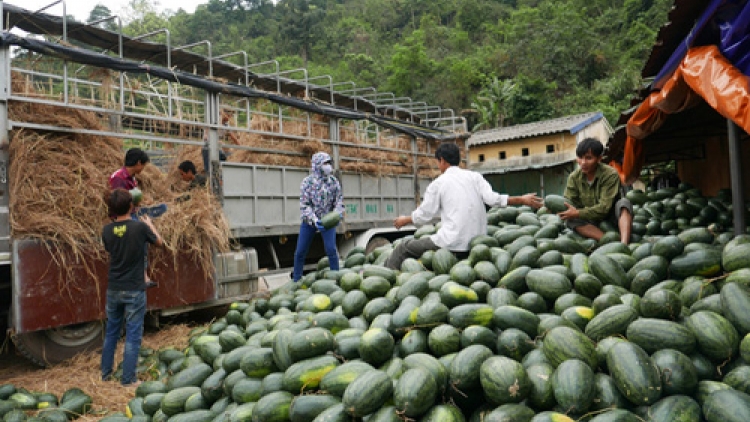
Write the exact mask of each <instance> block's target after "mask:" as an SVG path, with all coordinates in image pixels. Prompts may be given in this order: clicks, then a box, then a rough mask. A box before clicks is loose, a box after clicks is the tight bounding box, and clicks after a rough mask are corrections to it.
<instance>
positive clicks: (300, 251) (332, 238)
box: [292, 223, 339, 281]
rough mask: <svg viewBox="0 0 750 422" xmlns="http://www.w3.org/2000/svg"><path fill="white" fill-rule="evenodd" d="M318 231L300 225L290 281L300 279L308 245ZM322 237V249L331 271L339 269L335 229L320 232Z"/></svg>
mask: <svg viewBox="0 0 750 422" xmlns="http://www.w3.org/2000/svg"><path fill="white" fill-rule="evenodd" d="M317 231H318V229H316V228H315V226H311V225H309V224H307V223H302V224H301V225H300V227H299V237H298V238H297V250H295V251H294V273H292V280H293V281H299V279H300V278H302V269H303V268H304V266H305V258H307V253H308V252H309V251H310V244H311V243H312V241H313V237H315V233H316V232H317ZM320 234H321V236H323V247H324V248H325V251H326V255H328V262H329V264H328V265H330V267H331V269H332V270H338V269H339V251H338V249H336V227H331V228H330V229H327V230H323V231H322V232H320Z"/></svg>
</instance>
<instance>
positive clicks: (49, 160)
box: [9, 75, 230, 280]
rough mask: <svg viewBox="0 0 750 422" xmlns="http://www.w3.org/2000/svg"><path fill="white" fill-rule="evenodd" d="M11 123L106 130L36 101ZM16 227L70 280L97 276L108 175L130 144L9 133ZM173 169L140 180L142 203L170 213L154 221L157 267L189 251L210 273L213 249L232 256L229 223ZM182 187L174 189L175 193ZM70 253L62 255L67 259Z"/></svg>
mask: <svg viewBox="0 0 750 422" xmlns="http://www.w3.org/2000/svg"><path fill="white" fill-rule="evenodd" d="M15 76H16V75H14V80H13V84H14V87H13V88H14V90H19V91H22V92H25V93H26V95H29V96H33V95H34V88H33V86H30V84H28V83H26V81H25V80H24V79H22V78H16V77H15ZM9 117H10V118H11V119H12V120H17V121H26V122H33V123H39V124H48V125H55V126H61V127H67V128H72V129H89V130H105V125H104V124H103V123H102V122H101V121H100V117H99V116H97V115H96V114H95V113H93V112H87V111H82V110H77V109H71V108H65V107H59V106H52V105H47V104H38V103H16V102H13V103H11V104H10V108H9ZM10 139H11V141H10V145H9V148H10V149H9V154H10V159H11V162H12V165H11V166H10V174H9V191H10V210H11V213H10V218H11V221H10V224H11V235H12V237H13V238H16V239H20V238H30V239H36V240H40V241H43V242H44V243H45V245H46V247H47V248H48V249H49V250H50V252H52V253H51V255H52V256H55V257H56V259H57V260H58V262H57V264H58V265H59V267H60V268H61V270H62V271H67V272H68V274H67V276H68V277H63V278H65V279H66V280H70V277H69V276H70V275H71V274H72V268H74V267H83V269H84V270H85V271H86V273H87V274H91V275H92V276H93V275H94V274H95V272H94V267H93V263H94V261H95V260H91V259H88V258H89V257H94V258H101V259H103V258H105V252H104V248H103V246H102V245H101V241H100V237H101V228H102V226H103V225H104V224H105V223H106V222H107V221H108V219H109V217H108V213H107V206H106V198H107V194H108V193H109V185H108V180H109V175H110V174H111V172H113V171H115V170H116V169H118V168H120V167H121V166H122V163H123V159H124V144H123V141H122V140H121V139H119V138H113V137H105V136H96V135H91V134H85V133H62V132H43V131H32V130H14V131H12V132H11V134H10ZM177 164H178V163H173V166H174V167H175V170H173V171H171V172H169V173H163V172H161V171H160V170H159V169H158V168H156V167H155V166H153V165H151V166H147V167H146V169H145V170H144V172H143V173H142V174H141V175H139V176H138V182H139V185H140V186H141V187H142V190H143V191H144V201H143V203H144V204H152V203H162V202H163V203H166V204H167V205H168V207H169V211H168V212H167V214H165V216H163V217H161V218H158V219H156V220H155V221H154V223H155V225H156V226H157V228H158V230H159V232H160V233H161V234H162V237H163V238H164V241H165V248H160V249H159V250H156V249H152V251H151V252H150V253H149V259H150V261H151V262H152V263H153V265H154V266H157V265H159V264H160V263H165V264H167V265H173V262H168V260H175V259H176V257H177V251H181V252H183V253H184V252H187V253H188V254H189V256H192V257H193V258H194V260H195V261H196V262H198V263H199V265H200V267H201V269H202V270H203V272H204V274H205V275H206V276H207V277H209V276H210V275H211V274H212V273H213V262H212V256H213V252H214V251H228V250H229V242H230V233H229V225H228V222H227V221H226V218H225V217H224V215H223V213H222V212H221V207H220V205H219V203H218V201H217V200H216V198H215V197H214V196H213V195H212V194H211V193H210V192H209V191H208V190H200V191H196V192H192V193H191V197H192V198H193V200H192V201H183V202H180V201H177V198H178V197H179V196H180V195H181V194H182V192H180V191H181V190H183V189H181V188H179V183H181V182H180V181H179V178H178V177H177V172H176V166H177ZM176 186H177V187H178V188H177V189H175V187H176ZM63 251H65V252H64V253H62V252H63Z"/></svg>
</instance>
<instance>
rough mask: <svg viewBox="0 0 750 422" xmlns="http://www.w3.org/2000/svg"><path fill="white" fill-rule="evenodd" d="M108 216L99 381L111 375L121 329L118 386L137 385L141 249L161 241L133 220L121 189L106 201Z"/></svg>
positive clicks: (146, 223) (147, 225) (147, 223)
mask: <svg viewBox="0 0 750 422" xmlns="http://www.w3.org/2000/svg"><path fill="white" fill-rule="evenodd" d="M108 205H109V212H110V215H116V216H117V218H115V220H114V221H113V222H112V223H109V224H107V225H106V226H104V229H103V230H102V241H103V243H104V249H105V250H106V251H107V252H108V253H109V272H108V285H107V308H106V313H107V328H106V336H105V338H104V346H103V348H102V362H101V371H102V379H103V380H105V381H106V380H109V379H110V378H111V377H112V374H113V367H114V360H115V349H116V347H117V341H118V340H119V338H120V332H121V329H122V326H123V324H124V325H125V353H124V356H123V362H122V379H121V380H120V382H121V383H122V385H133V384H137V376H136V372H135V368H136V364H137V362H138V353H139V351H140V348H141V339H142V337H143V318H144V316H145V315H146V280H145V277H144V272H145V261H144V259H143V248H144V246H145V245H146V244H147V243H150V244H153V245H156V246H161V245H162V243H163V242H162V239H161V236H159V233H158V232H157V231H156V228H155V227H154V225H153V223H152V222H151V219H150V218H149V217H148V216H146V215H144V216H142V217H141V221H136V220H133V219H132V218H131V216H130V213H131V212H132V210H133V197H132V196H131V194H130V192H128V191H127V190H125V189H115V190H114V191H112V193H111V194H110V197H109V204H108Z"/></svg>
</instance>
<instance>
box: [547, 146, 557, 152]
mask: <svg viewBox="0 0 750 422" xmlns="http://www.w3.org/2000/svg"><path fill="white" fill-rule="evenodd" d="M553 152H555V146H554V145H547V154H552V153H553Z"/></svg>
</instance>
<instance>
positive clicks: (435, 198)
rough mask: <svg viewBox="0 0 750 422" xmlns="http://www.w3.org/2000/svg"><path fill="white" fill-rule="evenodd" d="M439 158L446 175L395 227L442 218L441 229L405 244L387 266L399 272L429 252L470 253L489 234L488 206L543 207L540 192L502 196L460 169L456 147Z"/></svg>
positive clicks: (437, 153)
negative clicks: (474, 243) (478, 238)
mask: <svg viewBox="0 0 750 422" xmlns="http://www.w3.org/2000/svg"><path fill="white" fill-rule="evenodd" d="M435 158H436V159H437V160H438V168H439V169H440V172H441V173H442V174H441V175H440V176H439V177H438V178H437V179H435V180H434V181H433V182H432V183H430V185H429V186H428V187H427V191H426V192H425V195H424V200H423V201H422V204H421V205H420V206H419V207H418V208H417V209H416V210H414V212H412V213H411V215H402V216H400V217H397V218H396V219H395V220H394V221H393V225H394V226H395V227H396V228H397V229H400V228H401V227H403V226H406V225H408V224H415V225H417V226H421V225H423V224H427V223H429V222H431V221H432V220H433V219H434V218H435V217H437V216H438V215H439V216H440V221H441V226H440V229H439V230H438V232H437V233H435V234H433V235H432V236H425V237H421V238H419V239H407V240H405V241H403V242H401V243H400V244H399V245H398V246H397V247H396V249H394V250H393V253H392V254H391V256H390V257H389V258H388V260H387V261H386V263H385V266H386V267H389V268H393V269H398V268H400V267H401V263H402V262H403V261H404V260H405V259H406V258H409V257H411V258H419V257H420V256H422V254H423V253H425V252H426V251H430V250H436V249H440V248H447V249H449V250H450V251H451V252H453V253H458V254H464V253H466V252H468V251H469V242H471V239H472V238H474V237H476V236H478V235H480V234H486V233H487V212H486V209H485V204H486V205H489V206H491V207H493V206H498V207H505V206H508V205H528V206H530V207H532V208H539V207H541V206H542V198H540V197H538V196H536V193H528V194H526V195H523V196H508V195H501V194H499V193H496V192H494V191H493V190H492V186H490V184H489V183H488V182H487V180H485V179H484V177H482V175H481V174H479V173H476V172H473V171H470V170H464V169H462V168H460V167H458V165H459V163H460V162H461V152H460V150H459V149H458V146H457V145H456V144H451V143H444V144H441V145H440V146H439V147H438V149H437V150H436V151H435Z"/></svg>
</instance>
